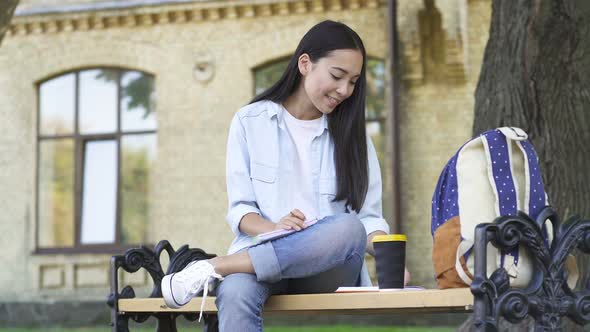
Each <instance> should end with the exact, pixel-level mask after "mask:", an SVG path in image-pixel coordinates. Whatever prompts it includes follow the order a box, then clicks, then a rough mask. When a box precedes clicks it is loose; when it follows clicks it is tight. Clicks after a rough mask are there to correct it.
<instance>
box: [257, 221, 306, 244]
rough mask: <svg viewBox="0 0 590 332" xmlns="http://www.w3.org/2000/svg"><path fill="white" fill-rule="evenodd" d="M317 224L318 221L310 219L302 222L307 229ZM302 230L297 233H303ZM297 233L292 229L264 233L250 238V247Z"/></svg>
mask: <svg viewBox="0 0 590 332" xmlns="http://www.w3.org/2000/svg"><path fill="white" fill-rule="evenodd" d="M317 222H318V219H317V218H315V219H311V220H306V221H305V222H304V225H306V226H307V227H309V226H312V225H314V224H315V223H317ZM304 230H306V228H304V229H302V230H300V231H299V232H303V231H304ZM295 232H297V231H296V230H294V229H289V230H287V229H277V230H275V231H271V232H266V233H262V234H258V235H256V236H255V237H253V238H252V245H253V246H255V245H257V244H261V243H264V242H267V241H270V240H274V239H278V238H281V237H283V236H287V235H289V234H293V233H295Z"/></svg>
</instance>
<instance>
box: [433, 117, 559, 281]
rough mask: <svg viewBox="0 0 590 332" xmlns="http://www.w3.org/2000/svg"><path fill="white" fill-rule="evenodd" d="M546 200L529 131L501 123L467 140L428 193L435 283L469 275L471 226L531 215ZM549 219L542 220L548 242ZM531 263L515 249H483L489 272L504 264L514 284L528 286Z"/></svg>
mask: <svg viewBox="0 0 590 332" xmlns="http://www.w3.org/2000/svg"><path fill="white" fill-rule="evenodd" d="M546 205H548V199H547V195H546V193H545V189H544V186H543V180H542V178H541V172H540V169H539V161H538V157H537V154H536V152H535V150H534V148H533V146H532V144H531V143H530V142H529V141H528V140H527V134H526V133H525V132H524V131H523V130H522V129H520V128H514V127H502V128H497V129H494V130H490V131H487V132H485V133H483V134H481V135H479V136H477V137H475V138H473V139H471V140H469V141H468V142H466V143H465V144H464V145H463V146H462V147H461V148H460V149H459V151H457V153H456V154H455V155H454V156H453V157H452V158H451V160H449V162H448V163H447V165H446V166H445V168H444V169H443V171H442V173H441V175H440V178H439V180H438V183H437V185H436V190H435V191H434V195H433V197H432V222H431V233H432V236H433V241H434V243H433V252H432V260H433V264H434V270H435V278H436V282H437V284H438V287H439V288H455V287H466V286H468V285H470V284H471V281H472V280H473V271H474V262H473V261H474V260H473V259H472V257H471V249H472V248H473V243H474V237H475V227H476V226H477V225H478V224H480V223H489V222H492V221H493V220H494V219H496V218H497V217H499V216H506V215H516V214H517V211H523V212H525V213H526V214H528V215H529V216H530V217H531V218H532V219H533V220H536V219H537V216H538V215H539V213H540V212H541V210H542V209H543V208H544V207H545V206H546ZM550 227H551V223H545V226H544V228H543V230H544V231H545V235H546V240H547V241H548V243H550V242H551V238H550V237H551V235H552V234H553V232H552V230H551V228H550ZM532 264H533V262H532V261H531V259H530V258H529V256H528V252H527V251H526V250H525V249H523V248H516V249H514V250H511V251H509V252H499V251H498V249H496V248H495V247H493V246H492V245H488V249H487V267H486V271H488V273H489V274H491V272H493V271H495V270H496V269H498V268H499V267H503V268H504V269H505V270H506V272H507V273H508V275H509V277H510V284H511V286H514V287H524V286H526V285H527V284H528V283H529V281H530V280H531V278H532V275H531V274H532V271H533V269H532V267H533V266H532Z"/></svg>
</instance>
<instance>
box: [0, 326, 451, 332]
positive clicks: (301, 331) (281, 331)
mask: <svg viewBox="0 0 590 332" xmlns="http://www.w3.org/2000/svg"><path fill="white" fill-rule="evenodd" d="M130 330H131V331H132V332H136V331H137V332H148V331H149V332H153V331H154V330H155V326H154V327H151V328H139V329H133V328H131V329H130ZM41 331H43V332H108V331H111V330H110V329H109V328H0V332H41ZM189 331H190V332H195V331H201V327H200V326H195V327H194V328H186V327H180V328H178V332H189ZM264 331H266V332H353V331H363V332H385V331H387V332H450V331H453V329H451V328H437V327H396V328H393V327H359V326H347V325H337V326H330V327H327V326H321V327H320V326H316V327H314V326H306V327H291V326H290V327H278V326H275V327H268V328H265V329H264Z"/></svg>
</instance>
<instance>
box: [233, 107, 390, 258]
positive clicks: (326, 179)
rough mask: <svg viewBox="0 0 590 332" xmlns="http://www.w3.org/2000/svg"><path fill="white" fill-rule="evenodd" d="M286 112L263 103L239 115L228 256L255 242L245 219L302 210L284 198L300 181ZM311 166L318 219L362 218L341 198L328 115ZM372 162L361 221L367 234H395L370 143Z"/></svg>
mask: <svg viewBox="0 0 590 332" xmlns="http://www.w3.org/2000/svg"><path fill="white" fill-rule="evenodd" d="M285 111H286V110H285V109H284V107H282V106H281V105H279V104H277V103H274V102H272V101H259V102H256V103H253V104H250V105H246V106H244V107H243V108H241V109H240V110H239V111H238V112H237V113H236V115H235V116H234V118H233V120H232V123H231V126H230V129H229V137H228V142H227V165H226V177H227V195H228V200H229V208H228V213H227V216H226V219H227V222H228V223H229V225H230V227H231V229H232V231H233V232H234V234H235V235H236V238H235V239H234V241H233V243H232V244H231V246H230V248H229V250H228V253H229V254H231V253H235V252H237V251H239V250H241V249H243V248H246V247H248V246H250V245H251V244H252V238H251V237H250V236H249V235H247V234H245V233H242V232H241V231H240V230H239V224H240V220H241V219H242V217H243V216H244V215H246V214H247V213H251V212H254V213H258V214H259V215H261V216H262V217H264V218H265V219H267V220H270V221H272V222H278V221H279V220H280V219H281V218H282V217H284V216H285V215H287V214H289V212H290V211H291V210H293V209H294V208H297V207H296V206H291V205H290V202H288V201H286V200H284V199H281V198H282V197H286V196H287V195H286V193H288V192H289V191H290V190H293V188H297V184H298V179H297V178H295V177H294V176H292V174H293V165H294V160H295V154H296V150H295V144H294V142H293V141H292V140H291V137H290V136H289V134H288V132H287V130H286V127H285V123H284V120H283V115H284V114H283V112H285ZM311 144H312V145H311V149H310V151H311V156H310V161H311V162H312V163H313V164H312V175H313V184H314V188H316V189H317V191H316V195H317V201H318V203H319V204H318V211H319V215H318V216H317V217H318V219H321V218H323V217H325V216H329V215H334V214H338V213H343V212H349V213H354V214H357V213H356V212H355V211H350V210H351V209H350V208H349V207H347V206H346V204H345V202H343V201H336V202H333V201H332V200H333V199H334V197H336V192H337V184H336V169H335V165H334V142H333V140H332V137H331V136H330V135H329V132H328V119H327V117H326V115H323V116H322V120H321V124H320V126H319V129H318V132H317V133H316V134H315V137H314V139H313V140H312V143H311ZM367 155H368V159H369V188H368V191H367V196H366V198H365V202H364V204H363V207H362V208H361V210H360V211H359V213H358V218H359V219H360V220H361V221H362V223H363V225H364V226H365V230H366V232H367V234H369V233H372V232H374V231H377V230H381V231H384V232H386V233H389V225H388V224H387V222H386V221H385V219H383V216H382V203H381V191H382V188H381V171H380V168H379V162H378V160H377V154H376V152H375V147H374V146H373V143H372V142H371V140H370V139H369V138H367Z"/></svg>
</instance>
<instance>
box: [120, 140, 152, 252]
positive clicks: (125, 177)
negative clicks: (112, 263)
mask: <svg viewBox="0 0 590 332" xmlns="http://www.w3.org/2000/svg"><path fill="white" fill-rule="evenodd" d="M156 153H157V151H156V135H155V134H149V135H127V136H124V137H123V138H122V139H121V227H120V230H121V233H120V234H121V235H120V238H119V240H120V241H121V243H124V244H138V243H143V242H144V241H145V239H146V235H147V229H148V227H149V225H150V222H151V218H152V215H153V213H152V204H153V199H154V197H153V184H154V181H153V177H154V174H153V167H154V163H155V160H156Z"/></svg>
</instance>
